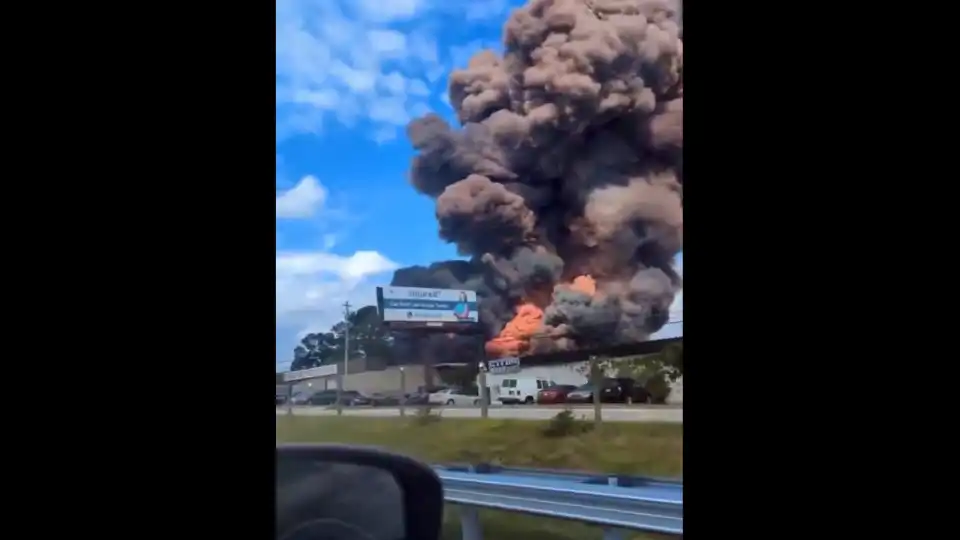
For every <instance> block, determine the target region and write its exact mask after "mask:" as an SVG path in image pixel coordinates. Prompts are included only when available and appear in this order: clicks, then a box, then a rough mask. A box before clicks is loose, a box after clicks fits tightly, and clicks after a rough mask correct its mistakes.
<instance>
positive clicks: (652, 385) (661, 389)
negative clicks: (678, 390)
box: [643, 373, 670, 403]
mask: <svg viewBox="0 0 960 540" xmlns="http://www.w3.org/2000/svg"><path fill="white" fill-rule="evenodd" d="M643 386H644V388H645V389H646V390H647V393H648V394H650V402H651V403H666V402H667V397H668V396H669V395H670V383H669V382H668V381H667V377H665V376H664V374H663V373H655V374H653V375H651V376H650V377H649V378H648V379H647V380H646V382H645V383H644V385H643Z"/></svg>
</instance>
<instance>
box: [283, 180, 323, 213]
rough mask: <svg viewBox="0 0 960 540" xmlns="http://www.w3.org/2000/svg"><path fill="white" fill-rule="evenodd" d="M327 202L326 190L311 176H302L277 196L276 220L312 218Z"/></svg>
mask: <svg viewBox="0 0 960 540" xmlns="http://www.w3.org/2000/svg"><path fill="white" fill-rule="evenodd" d="M326 200H327V189H326V188H324V187H323V185H322V184H321V183H320V181H319V180H317V179H316V178H314V177H313V176H304V177H303V179H301V180H300V182H298V183H297V185H296V186H294V187H293V188H291V189H289V190H287V191H285V192H283V193H281V194H279V195H277V219H305V218H310V217H313V216H314V215H315V214H316V213H317V212H318V211H319V210H320V209H321V208H322V207H323V204H324V203H325V202H326Z"/></svg>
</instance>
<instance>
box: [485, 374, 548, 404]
mask: <svg viewBox="0 0 960 540" xmlns="http://www.w3.org/2000/svg"><path fill="white" fill-rule="evenodd" d="M551 386H556V383H554V382H553V381H548V380H547V379H541V378H539V377H517V378H515V379H503V381H501V382H500V396H499V397H498V398H497V400H498V401H499V402H500V403H502V404H504V405H513V404H516V403H525V404H527V405H531V404H533V402H534V401H536V399H537V393H538V392H540V391H541V390H543V389H544V388H550V387H551Z"/></svg>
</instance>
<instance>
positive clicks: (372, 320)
mask: <svg viewBox="0 0 960 540" xmlns="http://www.w3.org/2000/svg"><path fill="white" fill-rule="evenodd" d="M347 324H349V325H350V326H349V329H350V341H349V343H350V353H349V357H350V358H377V359H382V360H384V361H385V362H387V363H389V362H390V360H391V356H392V354H391V353H392V343H393V340H392V337H391V336H390V332H389V331H388V330H387V329H386V328H385V327H384V326H383V324H381V321H380V314H379V312H378V311H377V307H376V306H364V307H362V308H360V309H358V310H356V311H353V312H351V313H350V314H349V315H348V316H347V322H344V321H340V322H338V323H336V324H334V325H333V327H331V328H330V331H329V332H317V333H312V334H307V335H306V336H304V337H303V339H301V340H300V344H299V345H297V346H296V347H295V348H294V350H293V362H292V363H291V365H290V369H291V370H300V369H308V368H312V367H317V366H323V365H328V364H335V363H337V362H340V361H342V360H343V343H344V340H345V339H346V334H347V328H348V327H347Z"/></svg>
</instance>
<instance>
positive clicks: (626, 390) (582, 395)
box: [567, 377, 652, 403]
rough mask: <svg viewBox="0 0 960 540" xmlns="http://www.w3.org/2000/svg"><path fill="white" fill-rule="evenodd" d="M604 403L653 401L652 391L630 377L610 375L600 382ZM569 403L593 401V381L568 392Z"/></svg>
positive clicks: (601, 396) (601, 397)
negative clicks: (613, 376)
mask: <svg viewBox="0 0 960 540" xmlns="http://www.w3.org/2000/svg"><path fill="white" fill-rule="evenodd" d="M600 401H601V402H602V403H651V402H652V399H651V397H650V393H649V392H647V389H646V388H644V387H643V386H642V385H640V384H638V383H637V381H636V380H634V379H631V378H629V377H616V378H612V377H608V378H604V379H603V380H602V381H601V382H600ZM567 403H593V383H587V384H584V385H582V386H579V387H577V389H576V390H573V391H572V392H569V393H568V394H567Z"/></svg>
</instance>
